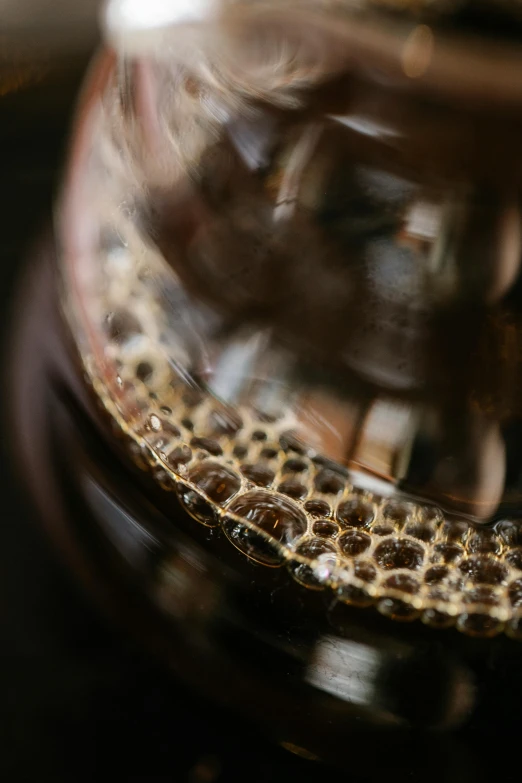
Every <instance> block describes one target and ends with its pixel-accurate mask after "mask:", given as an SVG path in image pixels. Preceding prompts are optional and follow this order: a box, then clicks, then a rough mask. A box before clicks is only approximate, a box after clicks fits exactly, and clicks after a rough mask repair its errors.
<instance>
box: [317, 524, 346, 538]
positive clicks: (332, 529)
mask: <svg viewBox="0 0 522 783" xmlns="http://www.w3.org/2000/svg"><path fill="white" fill-rule="evenodd" d="M312 530H313V532H314V534H315V535H316V536H320V537H321V538H335V536H336V535H337V534H338V532H339V528H338V527H337V525H336V524H335V522H331V521H330V520H328V519H318V520H317V521H316V522H314V525H313V528H312Z"/></svg>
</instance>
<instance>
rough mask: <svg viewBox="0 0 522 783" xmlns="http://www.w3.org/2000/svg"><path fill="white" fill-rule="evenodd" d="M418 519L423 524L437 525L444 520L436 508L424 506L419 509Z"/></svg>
mask: <svg viewBox="0 0 522 783" xmlns="http://www.w3.org/2000/svg"><path fill="white" fill-rule="evenodd" d="M420 518H421V519H422V521H423V522H427V523H431V524H432V525H439V524H440V523H441V522H442V520H443V519H444V516H443V514H442V511H441V510H440V508H437V507H436V506H424V507H423V508H422V509H420Z"/></svg>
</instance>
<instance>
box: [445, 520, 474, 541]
mask: <svg viewBox="0 0 522 783" xmlns="http://www.w3.org/2000/svg"><path fill="white" fill-rule="evenodd" d="M469 529H470V526H469V524H468V522H464V521H463V520H456V521H453V520H446V522H444V525H443V526H442V535H443V536H444V538H445V539H446V541H448V542H450V543H459V544H460V543H464V541H465V540H466V538H467V535H468V533H469Z"/></svg>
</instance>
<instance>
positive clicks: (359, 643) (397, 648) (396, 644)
mask: <svg viewBox="0 0 522 783" xmlns="http://www.w3.org/2000/svg"><path fill="white" fill-rule="evenodd" d="M44 255H46V256H47V257H46V258H45V259H38V262H37V263H36V264H35V266H34V268H33V270H32V274H31V277H30V278H28V280H27V281H26V284H25V286H24V295H23V299H21V300H20V301H21V302H23V304H22V305H21V306H20V307H19V308H17V317H16V327H15V334H14V339H13V347H14V356H15V357H16V372H15V373H14V384H13V392H12V399H13V410H14V413H15V415H14V424H15V438H14V441H13V448H14V447H15V444H16V450H17V453H18V455H19V464H20V469H21V476H22V480H23V482H24V485H25V486H27V487H28V488H30V491H31V494H32V497H33V498H34V499H35V501H36V504H37V506H38V508H39V510H40V514H41V516H42V518H43V519H44V520H45V522H46V526H47V530H48V531H49V533H50V535H51V536H52V537H53V539H54V541H55V542H56V544H57V546H58V547H59V549H60V550H61V552H62V553H63V556H64V559H65V561H66V562H67V563H68V564H69V566H70V568H71V571H72V573H74V574H75V576H76V577H77V578H78V579H79V580H80V581H81V582H83V584H85V585H86V586H87V588H88V590H89V591H90V594H91V595H92V597H93V600H94V602H96V603H97V606H99V608H100V611H101V612H105V613H106V615H107V616H108V617H109V618H110V620H109V621H110V623H112V624H113V625H114V626H115V627H118V628H122V627H123V628H125V631H126V632H127V633H129V634H131V635H134V637H135V639H137V640H138V642H139V644H140V645H142V646H143V647H144V648H145V649H146V650H147V651H149V653H150V654H151V655H152V656H155V657H156V658H157V659H159V660H161V661H162V662H163V664H164V665H165V670H164V671H165V682H168V681H169V680H170V677H171V670H174V671H175V673H176V675H177V676H178V677H179V678H180V680H182V681H183V682H184V683H186V685H187V686H188V687H190V688H192V689H193V693H194V697H193V698H194V702H195V703H201V705H202V707H201V709H202V711H204V710H206V709H211V708H209V707H208V703H209V701H210V702H211V703H213V704H214V705H216V704H217V705H224V708H223V709H225V707H226V712H223V713H222V715H220V713H219V708H218V713H217V714H218V716H219V717H217V718H216V720H219V721H222V722H223V721H224V720H225V719H226V721H227V722H228V723H227V725H228V727H229V735H230V736H229V737H228V738H227V739H224V738H223V739H221V740H220V741H221V742H222V743H223V744H225V743H226V742H229V743H231V744H232V745H234V744H236V743H237V742H238V735H237V731H238V729H237V726H238V723H243V722H244V723H245V724H247V725H251V726H252V727H253V734H252V735H249V739H248V740H247V741H249V742H251V743H252V746H253V752H252V754H251V755H247V756H246V766H247V767H248V769H246V770H243V771H244V773H245V774H248V775H250V774H252V775H253V776H254V777H253V779H255V774H256V773H255V772H251V771H250V768H252V769H255V767H256V764H255V756H256V753H259V755H260V756H262V757H267V756H270V754H271V753H272V751H271V750H270V748H271V747H272V746H273V745H275V744H278V743H279V744H281V745H283V746H284V747H285V748H287V749H288V750H290V751H292V752H293V753H297V754H298V755H301V756H304V757H305V758H314V759H320V760H322V761H326V762H332V763H333V764H336V765H339V766H340V767H341V768H342V769H343V770H344V772H343V774H344V775H350V776H352V777H353V778H354V779H356V780H357V779H361V780H368V779H370V780H380V779H382V777H383V776H386V777H387V778H388V779H401V780H402V779H404V776H405V775H408V774H410V775H412V776H413V777H415V778H417V777H418V778H422V779H425V780H428V781H430V780H433V781H436V780H437V781H440V780H453V779H455V780H459V781H462V780H464V781H467V780H469V781H473V782H475V781H482V780H484V781H489V780H491V779H492V778H493V776H495V775H501V776H502V779H503V780H509V779H510V767H511V764H512V761H513V754H514V751H513V744H514V741H516V738H517V736H518V733H519V732H518V728H519V727H518V721H517V710H518V705H519V703H520V697H521V695H522V678H521V675H520V666H519V659H520V644H519V643H518V642H516V641H514V640H512V639H510V638H507V637H506V636H504V635H499V636H496V637H494V638H491V639H487V638H486V639H482V638H473V637H470V636H466V635H463V634H461V633H458V632H457V631H456V630H455V629H448V630H440V629H436V628H430V627H426V626H425V625H423V624H422V623H421V622H420V621H419V620H417V621H415V622H414V623H411V624H410V623H408V624H404V623H400V622H397V621H396V620H391V619H389V618H388V617H385V616H382V615H380V614H378V613H377V612H375V610H374V609H373V608H371V607H369V608H360V607H354V606H351V605H349V604H347V603H345V602H343V601H339V600H336V599H335V596H333V595H332V594H331V593H330V592H328V591H325V590H313V589H310V585H308V586H305V585H303V584H302V582H303V581H305V582H306V581H307V579H308V577H309V574H306V572H305V579H304V580H303V579H302V578H301V580H299V579H296V578H295V574H291V573H290V572H289V570H288V569H287V568H286V567H280V568H267V567H266V565H261V564H259V563H258V562H257V560H256V558H252V557H248V556H245V551H244V548H245V547H243V551H239V550H238V549H237V548H236V547H234V546H231V545H230V541H229V540H227V536H226V530H225V531H224V532H222V531H221V530H220V529H218V528H213V527H212V528H210V527H208V526H206V525H202V524H200V523H198V521H196V519H194V518H193V517H191V516H189V515H188V514H187V513H186V512H185V511H184V510H183V508H182V506H181V505H180V503H179V500H178V494H177V493H176V492H174V491H168V490H165V488H164V487H162V486H161V481H158V477H157V476H154V475H153V474H152V472H150V471H148V470H147V471H146V470H142V469H141V468H142V467H143V465H142V466H141V468H140V467H139V466H138V465H136V463H135V462H133V460H132V456H134V457H139V456H140V455H136V453H134V455H133V452H132V449H131V450H130V451H129V448H128V447H129V444H128V442H127V443H126V442H125V441H124V440H123V439H122V437H121V432H120V431H119V429H118V428H117V427H116V428H115V427H114V422H113V421H112V420H111V417H110V416H108V415H107V411H106V410H104V409H103V407H100V405H99V400H98V399H97V396H96V394H95V393H93V390H92V388H90V387H89V385H88V383H87V380H86V379H85V378H84V376H83V368H81V362H80V360H79V357H78V354H77V351H76V348H75V346H74V345H73V344H72V340H71V336H70V332H69V329H68V327H67V326H66V325H65V324H64V322H63V319H62V317H61V314H60V306H59V302H58V299H59V297H58V290H59V283H58V280H57V278H56V276H55V274H54V272H53V264H54V259H53V258H49V257H48V255H47V254H44ZM50 255H52V254H50ZM29 357H30V359H31V360H29ZM142 370H143V368H142ZM143 374H144V375H145V376H146V374H147V373H146V372H145V373H143ZM180 424H181V426H184V425H183V424H182V422H180ZM260 431H263V430H260ZM152 432H154V430H152ZM149 434H151V433H150V432H149ZM170 434H171V435H173V434H174V433H170ZM194 437H197V436H194ZM253 443H254V447H255V448H256V449H257V452H259V454H260V453H261V451H262V450H263V449H264V448H269V447H268V446H267V445H265V444H264V443H263V441H259V440H256V439H254V441H253ZM208 446H209V443H201V442H200V443H196V444H195V446H194V447H191V446H189V448H194V451H195V453H196V454H199V453H203V452H205V447H208ZM279 446H281V444H279ZM279 446H278V448H279ZM285 447H286V448H287V447H288V441H287V442H286V446H285ZM176 448H178V447H177V446H176ZM281 448H282V446H281ZM257 452H256V453H257ZM171 453H172V452H170V451H169V455H170V454H171ZM141 456H143V455H141ZM212 456H213V455H212V452H211V451H210V452H208V451H207V455H206V457H205V459H202V460H201V463H200V464H201V465H204V464H205V462H208V460H211V459H212ZM244 456H245V455H243V456H238V459H241V460H243V461H242V462H241V464H242V465H243V466H245V467H244V471H243V473H241V475H242V476H244V477H245V478H246V479H248V480H252V483H253V484H255V485H256V486H259V482H261V483H262V482H263V481H265V483H266V482H267V481H268V478H269V476H268V475H267V473H266V471H270V470H271V468H270V459H272V458H271V457H269V456H266V455H265V457H263V460H268V463H267V462H263V463H262V465H263V466H264V467H263V470H265V473H263V470H260V468H259V466H258V465H257V464H254V463H251V462H249V463H247V462H245V461H244ZM300 459H302V454H299V452H292V453H289V454H286V456H285V461H286V462H290V461H291V460H294V463H293V464H291V465H290V467H293V468H294V470H292V471H291V473H292V475H293V477H294V480H295V481H296V482H297V484H299V483H302V481H301V479H300V478H299V473H300V471H299V470H295V468H296V467H298V463H299V460H300ZM137 461H138V462H139V459H138V460H137ZM187 464H189V463H187ZM177 466H178V467H179V463H178V465H177ZM190 468H191V469H192V468H194V469H196V468H199V463H198V464H193V465H191V466H190ZM273 472H274V471H273ZM274 473H275V472H274ZM334 473H335V472H334ZM196 478H197V477H196ZM205 478H207V479H208V474H207V475H206V477H205ZM336 478H337V476H336V475H334V476H333V477H331V476H330V480H331V484H330V488H332V489H333V490H334V493H333V494H334V496H335V487H336V484H335V479H336ZM281 480H286V479H283V477H282V476H281ZM343 480H344V478H343ZM337 481H340V479H339V478H337ZM180 483H181V484H183V482H180ZM193 483H194V482H193ZM210 488H211V489H212V490H213V491H214V490H215V489H216V487H215V486H214V487H213V488H212V487H210ZM323 488H324V487H323ZM207 489H209V484H208V483H207V484H206V485H205V491H206V490H207ZM287 489H288V487H287ZM290 489H292V486H291V487H290ZM293 489H294V491H296V492H297V491H298V487H297V488H296V485H295V484H294V485H293ZM250 491H258V490H255V489H252V490H250ZM281 494H283V493H281ZM321 494H323V495H324V494H326V495H327V494H328V492H326V493H324V492H323V493H321ZM288 497H290V499H291V496H290V495H288ZM180 499H181V500H183V490H181V492H180ZM192 500H193V498H191V497H189V498H188V504H189V505H190V503H191V502H192ZM217 500H219V498H217ZM309 502H312V501H309ZM313 502H315V503H316V505H315V507H314V506H312V507H310V509H308V510H307V513H309V514H310V518H311V519H313V520H314V521H313V522H311V523H310V524H312V525H313V532H314V533H315V535H316V537H318V538H322V539H323V540H325V539H327V538H328V537H329V536H332V535H334V534H335V532H336V525H338V524H339V522H338V519H337V520H336V519H335V518H332V515H331V514H330V515H328V514H327V513H326V508H325V505H323V506H320V505H319V506H318V505H317V503H318V502H319V501H317V500H316V501H313ZM365 502H366V503H367V502H368V501H367V500H366V501H365V500H364V498H363V500H362V504H363V505H362V507H359V506H354V507H351V508H349V509H348V511H352V512H353V511H354V508H355V509H356V512H357V513H356V514H352V515H351V516H350V515H347V516H346V519H347V520H348V521H349V520H351V521H352V522H354V521H357V519H359V520H360V521H361V523H363V522H364V521H365V516H364V511H365V506H364V503H365ZM324 503H325V504H327V501H324ZM185 505H187V499H186V498H185ZM290 507H292V506H290ZM201 510H202V509H201V507H199V508H198V509H197V511H198V514H199V513H200V512H201ZM203 511H204V512H205V513H208V507H207V508H205V507H203ZM315 515H317V516H315ZM337 516H339V514H338V515H337ZM341 516H342V511H341ZM427 523H428V527H429V525H430V524H431V522H430V520H427ZM371 524H373V520H372V522H371ZM316 525H317V527H316ZM347 527H351V530H352V533H350V543H349V544H348V543H346V544H345V546H346V547H352V550H351V556H354V555H357V554H360V553H358V548H359V547H362V546H363V545H364V541H365V539H364V535H365V530H364V524H361V525H359V528H363V529H362V530H360V529H358V526H357V525H354V524H352V525H347ZM353 531H355V532H353ZM347 532H350V531H345V532H343V533H342V535H346V534H347ZM337 534H339V531H338V530H337ZM232 537H233V535H232ZM420 540H421V539H420ZM455 546H457V547H458V546H460V544H459V543H456V544H455ZM417 551H418V550H414V551H413V552H412V553H410V565H411V564H413V565H414V564H415V553H416V552H417ZM246 554H247V555H248V554H249V553H248V552H246ZM393 555H394V553H393V552H391V553H388V554H387V555H386V557H384V558H383V560H382V562H383V564H385V562H386V558H389V557H392V559H393ZM327 562H328V561H327ZM401 565H403V563H402V562H401ZM413 570H415V569H413ZM301 576H302V575H301ZM398 619H400V618H398ZM200 699H201V702H200V701H199V700H200ZM176 708H177V705H176V704H173V709H176ZM212 709H214V708H212ZM223 716H224V717H223ZM180 723H181V721H180ZM432 728H438V729H441V731H436V732H434V731H431V729H432ZM182 731H183V729H181V731H180V733H181V734H182ZM191 731H197V728H194V726H193V725H191ZM252 737H255V740H254V739H252ZM256 746H257V747H256ZM232 752H233V751H232ZM274 764H275V765H279V767H278V768H279V771H280V770H281V769H283V772H284V776H291V775H292V774H295V775H300V776H302V777H303V779H304V778H305V776H306V775H307V774H310V775H311V776H312V775H316V774H317V770H316V768H314V772H312V773H310V772H305V771H303V768H302V767H300V766H296V767H293V766H292V765H291V764H290V762H289V763H288V766H286V763H285V762H282V761H281V757H280V756H275V757H274ZM174 773H175V769H174ZM277 774H280V772H277V771H276V773H275V775H276V776H277ZM332 774H339V773H338V772H337V771H334V772H333V773H332Z"/></svg>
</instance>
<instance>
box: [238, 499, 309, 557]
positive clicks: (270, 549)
mask: <svg viewBox="0 0 522 783" xmlns="http://www.w3.org/2000/svg"><path fill="white" fill-rule="evenodd" d="M229 511H230V512H232V513H234V514H237V516H239V517H243V518H244V519H246V520H247V521H248V522H250V523H252V524H253V525H255V527H256V528H257V529H259V530H260V531H262V532H263V533H264V534H265V535H266V537H267V538H264V537H263V536H260V535H256V531H255V530H250V529H249V528H248V527H247V526H246V525H241V523H238V522H236V521H234V520H232V519H230V520H228V519H227V520H226V525H224V529H225V533H226V535H227V536H228V537H229V539H230V540H231V541H232V543H233V544H234V545H235V546H236V547H237V548H238V549H240V550H241V551H242V552H244V553H245V554H246V555H248V557H250V558H252V559H253V560H256V561H258V562H262V563H265V564H266V565H276V564H279V563H281V562H282V561H283V559H284V556H282V555H281V554H280V551H279V549H278V547H277V546H275V545H276V544H280V545H283V546H291V545H292V544H293V543H294V541H295V540H296V539H297V538H300V537H301V536H302V535H303V534H304V533H305V532H306V527H307V524H306V517H305V515H304V514H303V512H302V511H301V510H300V509H299V508H298V507H297V506H296V505H294V503H292V501H291V500H289V499H287V498H283V497H280V496H277V495H273V494H271V493H269V492H263V491H262V490H251V491H250V492H247V493H246V494H244V495H241V496H240V497H238V498H236V500H234V501H232V503H231V505H230V506H229ZM272 542H273V543H272Z"/></svg>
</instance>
